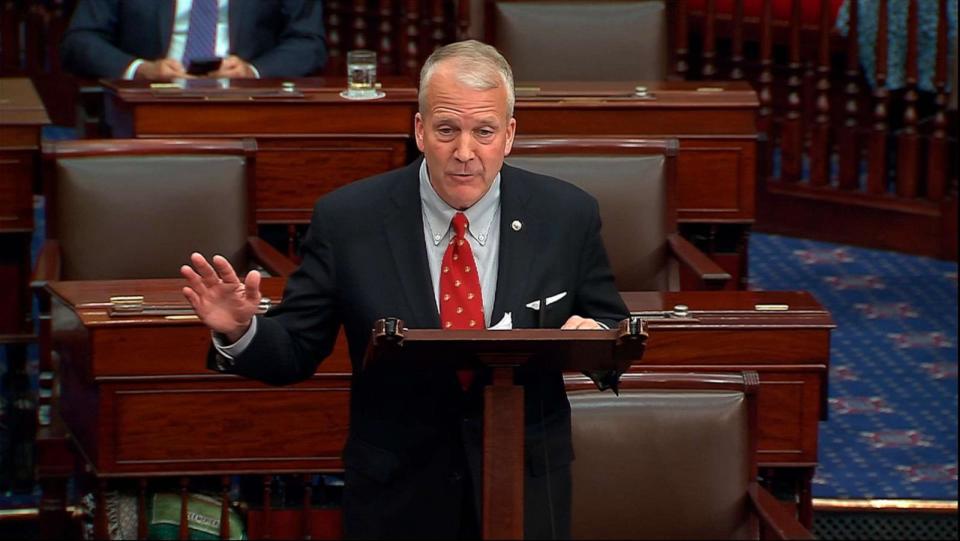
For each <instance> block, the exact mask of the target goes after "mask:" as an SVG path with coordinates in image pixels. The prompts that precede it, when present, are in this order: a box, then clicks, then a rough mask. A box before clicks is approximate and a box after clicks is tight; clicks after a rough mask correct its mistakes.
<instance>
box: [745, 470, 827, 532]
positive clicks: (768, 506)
mask: <svg viewBox="0 0 960 541" xmlns="http://www.w3.org/2000/svg"><path fill="white" fill-rule="evenodd" d="M747 493H748V494H749V496H750V504H751V505H752V506H753V508H754V510H755V511H756V513H757V517H758V518H759V519H760V534H761V536H760V538H761V539H813V538H814V537H813V534H812V533H810V530H807V529H806V528H804V527H803V525H802V524H800V522H799V521H798V520H797V519H796V518H794V517H793V516H792V515H790V513H789V512H787V510H786V509H784V507H783V504H781V503H780V502H779V501H778V500H777V499H776V498H774V497H773V495H772V494H770V492H768V491H767V489H765V488H763V487H762V486H760V485H759V484H757V483H751V484H750V488H748V489H747Z"/></svg>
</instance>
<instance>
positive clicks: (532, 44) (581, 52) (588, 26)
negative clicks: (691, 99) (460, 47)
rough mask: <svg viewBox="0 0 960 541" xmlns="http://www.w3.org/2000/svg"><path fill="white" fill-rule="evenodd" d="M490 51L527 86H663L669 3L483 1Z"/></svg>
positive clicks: (656, 0) (651, 0)
mask: <svg viewBox="0 0 960 541" xmlns="http://www.w3.org/2000/svg"><path fill="white" fill-rule="evenodd" d="M485 2H486V6H485V13H484V23H485V28H484V31H485V34H486V41H487V43H491V44H493V45H494V46H496V47H497V48H498V49H499V50H500V52H501V53H503V55H504V57H506V59H507V60H508V61H509V62H510V65H511V67H512V68H513V74H514V78H515V79H516V80H517V81H520V82H526V81H660V80H663V79H664V78H666V75H667V65H668V61H669V45H668V27H669V25H668V2H667V1H666V0H552V1H551V0H485Z"/></svg>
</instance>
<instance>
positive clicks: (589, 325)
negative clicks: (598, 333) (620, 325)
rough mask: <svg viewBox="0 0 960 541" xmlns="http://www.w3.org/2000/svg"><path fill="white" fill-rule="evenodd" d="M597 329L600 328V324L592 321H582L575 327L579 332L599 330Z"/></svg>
mask: <svg viewBox="0 0 960 541" xmlns="http://www.w3.org/2000/svg"><path fill="white" fill-rule="evenodd" d="M599 328H600V324H599V323H597V322H596V321H594V320H592V319H584V320H582V321H581V322H580V324H579V325H577V329H580V330H592V329H599Z"/></svg>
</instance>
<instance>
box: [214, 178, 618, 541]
mask: <svg viewBox="0 0 960 541" xmlns="http://www.w3.org/2000/svg"><path fill="white" fill-rule="evenodd" d="M419 170H420V160H417V161H415V162H414V163H412V164H411V165H409V166H407V167H405V168H403V169H398V170H395V171H392V172H389V173H385V174H383V175H379V176H376V177H373V178H370V179H367V180H362V181H358V182H354V183H351V184H348V185H347V186H345V187H343V188H341V189H339V190H336V191H335V192H333V193H330V194H328V195H327V196H325V197H323V198H322V199H320V200H319V201H318V202H317V204H316V207H315V208H314V214H313V221H312V223H311V225H310V231H309V233H308V234H307V236H306V238H305V239H304V243H303V248H302V256H303V260H302V263H301V266H300V268H299V269H298V270H297V271H296V272H295V273H293V274H292V275H291V276H290V278H289V280H288V282H287V287H286V290H285V291H284V294H283V301H282V302H281V304H280V305H279V306H277V307H276V308H275V309H273V310H272V311H271V312H269V313H268V314H267V315H266V316H265V317H261V318H260V319H259V320H258V327H257V333H256V335H255V336H254V339H253V341H252V342H251V344H250V346H249V347H248V348H247V349H246V350H245V351H244V352H243V353H242V354H241V355H239V356H237V357H236V358H235V359H234V363H233V366H232V367H231V368H228V369H226V370H225V371H228V372H232V373H236V374H240V375H244V376H248V377H252V378H256V379H260V380H263V381H267V382H270V383H274V384H284V383H290V382H294V381H298V380H303V379H306V378H309V377H310V376H311V375H312V374H313V373H314V371H315V370H316V367H317V364H318V363H319V362H320V361H321V360H322V359H323V358H324V357H326V356H327V355H329V354H330V351H331V349H332V347H333V344H334V341H335V340H336V337H337V332H338V330H339V328H340V326H341V325H342V326H343V328H344V330H345V331H346V336H347V341H348V343H349V347H350V357H351V361H352V363H353V382H352V390H351V400H350V435H349V438H348V440H347V444H346V447H345V448H344V451H343V461H344V465H345V469H346V487H345V493H344V521H345V528H346V531H345V533H346V534H347V536H348V537H358V538H382V537H400V538H411V539H416V538H434V537H436V538H443V539H450V538H456V537H457V534H458V523H457V520H458V517H459V516H460V509H461V505H463V502H462V500H463V498H462V495H463V492H462V489H458V488H457V486H456V482H454V481H456V480H457V479H458V476H459V475H460V474H464V475H469V476H470V477H471V478H472V479H473V488H474V489H475V490H476V494H475V501H476V502H477V503H476V505H477V507H479V500H480V498H479V488H480V484H481V483H480V480H481V477H480V473H481V471H480V470H481V460H480V456H481V455H480V453H481V448H482V447H481V444H482V438H481V433H482V431H481V423H480V421H481V420H482V411H483V400H482V393H481V392H479V389H480V388H481V385H479V383H483V382H484V380H485V379H486V380H488V378H489V374H481V376H480V377H479V378H478V380H477V384H476V385H474V387H473V389H472V392H471V393H464V392H463V391H462V390H461V388H460V383H459V381H458V380H457V376H456V371H455V370H454V369H453V368H450V369H438V368H436V367H435V366H434V367H431V368H422V369H410V368H403V369H401V368H398V367H391V366H383V365H381V366H378V367H377V368H376V369H370V370H363V369H362V362H363V356H364V352H365V351H366V347H367V342H368V340H369V338H370V330H371V328H372V326H373V323H374V321H375V320H377V319H380V318H384V317H390V316H393V317H399V318H401V319H403V320H404V322H405V324H406V326H407V327H409V328H439V327H440V317H439V314H438V312H437V304H436V300H435V297H434V292H433V285H432V283H431V279H430V271H429V266H428V263H427V253H426V247H425V246H424V238H423V215H422V212H421V205H420V192H419ZM500 190H501V192H500V197H501V199H500V211H501V218H500V230H501V233H500V253H499V270H498V275H497V293H496V298H495V299H494V304H493V313H492V316H493V317H492V320H493V321H499V320H500V319H501V318H502V317H503V315H504V313H505V312H511V313H512V319H513V326H514V328H536V327H539V326H541V324H542V325H543V326H544V327H548V328H559V327H560V326H561V325H562V324H563V323H564V322H565V321H566V320H567V318H569V317H570V316H571V315H573V314H578V315H581V316H584V317H592V318H595V319H598V320H601V321H604V322H605V323H607V324H609V325H611V326H615V325H616V324H617V323H619V321H620V320H622V319H623V318H625V317H627V315H628V312H627V309H626V307H625V306H624V304H623V301H622V300H621V298H620V294H619V293H618V291H617V289H616V287H615V285H614V283H613V275H612V273H611V271H610V267H609V264H608V262H607V256H606V252H605V250H604V247H603V242H602V240H601V238H600V217H599V211H598V207H597V202H596V200H594V199H593V198H592V197H590V196H589V195H588V194H586V193H585V192H583V191H582V190H580V189H579V188H577V187H574V186H573V185H571V184H568V183H565V182H561V181H559V180H557V179H554V178H550V177H545V176H543V175H537V174H534V173H531V172H528V171H524V170H522V169H517V168H514V167H510V166H508V165H504V166H503V168H502V169H501V185H500ZM515 220H517V221H520V222H521V223H522V228H520V229H519V230H514V229H513V227H512V226H511V224H512V223H513V222H514V221H515ZM564 291H565V292H566V293H567V294H566V295H565V296H564V297H563V298H562V299H560V300H559V301H557V302H555V303H553V304H551V305H550V307H549V310H548V311H547V312H546V314H544V317H543V319H542V320H541V318H540V317H539V312H535V311H534V310H531V309H529V308H527V307H526V304H527V303H528V302H530V301H532V300H537V299H540V298H542V297H549V296H552V295H556V294H558V293H561V292H564ZM215 356H216V353H215V350H211V355H210V359H208V366H209V367H211V368H213V369H219V368H218V367H217V362H216V358H215ZM518 379H519V382H520V383H522V384H523V385H524V388H525V393H524V399H525V402H526V403H525V421H526V455H527V457H526V458H527V472H526V473H527V476H526V480H525V489H524V493H525V499H526V508H525V529H526V533H527V535H528V536H529V537H530V538H544V537H550V535H551V532H553V531H556V532H558V533H559V535H560V536H561V537H562V536H564V535H566V534H568V532H567V528H568V527H569V526H568V525H564V524H562V523H556V524H553V525H551V518H552V519H553V520H554V521H559V522H562V521H564V520H569V518H568V512H569V501H570V500H569V498H570V494H569V465H570V461H571V460H572V459H573V452H572V444H571V435H570V405H569V402H568V401H567V397H566V393H565V391H564V386H563V378H562V374H561V373H560V371H559V370H556V371H533V370H531V371H527V372H523V373H521V374H519V375H518ZM461 446H463V447H464V448H465V449H463V450H461V449H460V447H461ZM464 450H465V451H466V455H467V459H468V461H469V464H468V465H467V466H468V468H466V471H464V468H462V466H463V464H458V463H457V460H458V456H463V453H464Z"/></svg>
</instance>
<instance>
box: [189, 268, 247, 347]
mask: <svg viewBox="0 0 960 541" xmlns="http://www.w3.org/2000/svg"><path fill="white" fill-rule="evenodd" d="M190 263H191V264H192V266H191V265H184V266H182V267H180V274H181V275H183V277H184V278H186V280H187V285H186V286H184V288H183V296H184V297H186V298H187V300H188V301H189V302H190V304H191V305H192V306H193V309H194V311H196V313H197V316H199V317H200V320H201V321H203V323H204V324H205V325H206V326H207V327H210V328H211V329H212V330H214V331H215V332H218V333H222V334H224V335H226V337H227V339H228V340H230V341H231V342H235V341H237V340H238V339H239V338H240V337H241V336H243V333H244V332H246V330H247V329H248V328H249V327H250V321H251V320H252V319H253V317H254V315H255V314H256V313H257V310H258V309H259V306H260V273H259V272H257V271H250V272H249V273H248V274H247V276H246V277H245V279H244V280H243V281H240V278H239V277H238V276H237V273H236V272H235V271H234V270H233V267H232V266H231V265H230V262H229V261H227V259H226V258H225V257H223V256H219V255H215V256H213V259H212V265H211V263H210V262H208V261H207V260H206V258H204V257H203V256H202V255H201V254H198V253H193V254H191V255H190Z"/></svg>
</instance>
